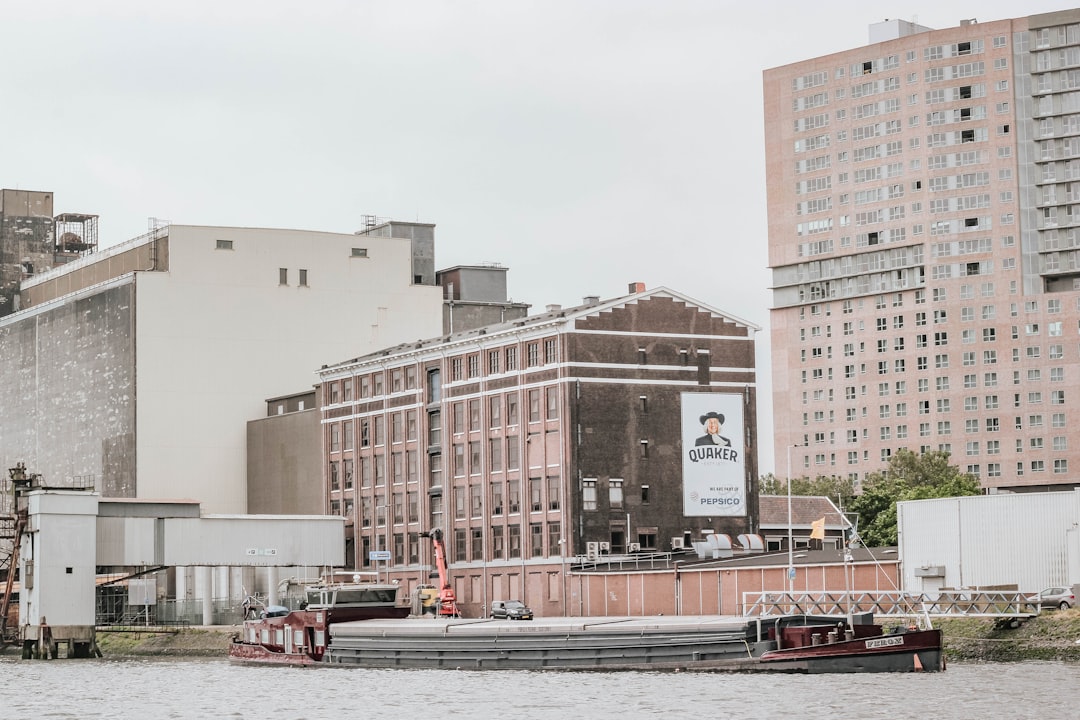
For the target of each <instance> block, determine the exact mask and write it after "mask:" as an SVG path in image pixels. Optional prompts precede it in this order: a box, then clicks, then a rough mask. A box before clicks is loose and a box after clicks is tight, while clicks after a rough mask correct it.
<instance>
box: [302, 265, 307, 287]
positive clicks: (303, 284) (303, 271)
mask: <svg viewBox="0 0 1080 720" xmlns="http://www.w3.org/2000/svg"><path fill="white" fill-rule="evenodd" d="M300 287H307V270H305V269H303V268H300Z"/></svg>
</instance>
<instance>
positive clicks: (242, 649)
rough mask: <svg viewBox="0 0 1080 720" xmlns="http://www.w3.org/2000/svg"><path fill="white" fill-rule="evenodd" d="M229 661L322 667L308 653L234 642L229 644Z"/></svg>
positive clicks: (320, 662) (318, 661) (319, 661)
mask: <svg viewBox="0 0 1080 720" xmlns="http://www.w3.org/2000/svg"><path fill="white" fill-rule="evenodd" d="M229 659H230V660H235V661H237V662H244V663H261V664H266V665H320V664H322V661H321V660H317V659H315V658H313V657H311V656H310V655H308V654H307V653H285V652H274V651H272V650H270V649H268V648H265V647H263V646H262V645H253V644H251V643H245V642H240V641H239V640H233V641H232V642H231V643H229Z"/></svg>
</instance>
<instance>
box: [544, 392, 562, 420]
mask: <svg viewBox="0 0 1080 720" xmlns="http://www.w3.org/2000/svg"><path fill="white" fill-rule="evenodd" d="M544 394H545V399H546V401H547V402H546V404H547V419H548V420H554V419H556V418H558V417H559V388H557V387H549V388H545V389H544Z"/></svg>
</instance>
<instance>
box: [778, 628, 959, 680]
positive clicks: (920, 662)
mask: <svg viewBox="0 0 1080 720" xmlns="http://www.w3.org/2000/svg"><path fill="white" fill-rule="evenodd" d="M758 662H759V663H760V664H761V665H762V667H763V669H767V670H770V671H775V672H804V673H837V672H941V671H942V670H944V669H945V656H944V654H943V653H942V649H941V631H940V630H914V631H909V632H905V633H899V634H894V635H876V636H871V637H861V638H855V639H853V640H842V641H840V642H834V643H827V644H823V645H809V646H806V647H795V648H786V649H784V650H771V651H769V652H766V653H764V654H763V655H762V656H761V657H760V658H759V659H758Z"/></svg>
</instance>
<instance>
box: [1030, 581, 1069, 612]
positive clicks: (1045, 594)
mask: <svg viewBox="0 0 1080 720" xmlns="http://www.w3.org/2000/svg"><path fill="white" fill-rule="evenodd" d="M1031 600H1032V602H1038V603H1039V605H1041V606H1042V609H1043V610H1050V609H1052V608H1057V609H1059V610H1068V609H1069V608H1071V607H1073V606H1074V605H1076V595H1074V594H1073V591H1072V588H1067V587H1052V588H1046V589H1045V590H1043V591H1042V592H1041V593H1039V594H1038V595H1036V596H1035V597H1033V598H1032V599H1031Z"/></svg>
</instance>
